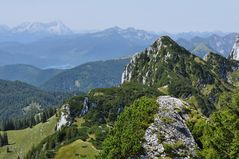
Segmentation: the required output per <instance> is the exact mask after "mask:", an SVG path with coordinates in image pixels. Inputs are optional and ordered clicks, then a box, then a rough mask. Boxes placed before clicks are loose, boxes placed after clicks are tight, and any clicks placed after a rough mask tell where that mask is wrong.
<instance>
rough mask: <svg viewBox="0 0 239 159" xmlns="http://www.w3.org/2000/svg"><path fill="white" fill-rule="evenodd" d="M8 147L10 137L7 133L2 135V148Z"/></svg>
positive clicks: (0, 135)
mask: <svg viewBox="0 0 239 159" xmlns="http://www.w3.org/2000/svg"><path fill="white" fill-rule="evenodd" d="M5 145H8V135H7V132H3V134H1V133H0V147H2V146H5Z"/></svg>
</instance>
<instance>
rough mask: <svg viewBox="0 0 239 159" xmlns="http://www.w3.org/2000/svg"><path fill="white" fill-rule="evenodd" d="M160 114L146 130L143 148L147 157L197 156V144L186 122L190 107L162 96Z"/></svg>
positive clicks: (152, 158) (183, 157)
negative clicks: (187, 110) (187, 111)
mask: <svg viewBox="0 0 239 159" xmlns="http://www.w3.org/2000/svg"><path fill="white" fill-rule="evenodd" d="M157 102H158V104H159V110H158V114H157V115H156V116H155V119H154V123H152V124H151V125H150V126H149V127H148V128H147V130H146V132H145V136H144V139H145V141H144V142H143V148H144V149H145V152H146V157H147V158H150V159H157V158H159V157H162V158H165V157H171V158H181V159H187V158H191V157H194V156H196V154H195V150H196V149H197V144H196V142H195V140H194V138H193V136H192V134H191V132H190V130H189V129H188V127H187V125H186V124H185V122H186V121H187V120H188V119H189V116H188V114H187V113H186V111H185V110H186V109H188V108H189V107H190V106H189V105H188V104H187V103H186V102H183V101H181V100H180V99H177V98H173V97H169V96H160V97H159V98H158V99H157Z"/></svg>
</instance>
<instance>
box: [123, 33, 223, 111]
mask: <svg viewBox="0 0 239 159" xmlns="http://www.w3.org/2000/svg"><path fill="white" fill-rule="evenodd" d="M123 82H140V83H143V84H146V85H150V86H153V87H157V88H159V89H160V88H163V87H167V88H168V91H169V94H171V95H173V96H175V97H182V98H185V99H188V100H192V99H194V98H195V99H196V101H197V105H198V107H199V108H200V109H201V111H202V112H203V113H204V114H205V115H209V114H210V113H211V112H212V111H213V110H214V109H215V107H214V106H213V105H214V102H216V100H217V98H218V96H219V94H220V93H221V92H223V91H226V90H227V88H226V87H225V86H224V85H225V84H227V81H225V80H221V79H220V76H219V75H218V74H217V73H216V72H214V71H213V70H211V66H210V65H208V64H207V63H206V62H205V61H204V60H203V59H201V58H199V57H197V56H195V55H193V54H192V53H190V52H189V51H187V50H186V49H184V48H183V47H181V46H179V45H178V44H177V43H176V42H174V41H173V40H172V39H170V38H169V37H167V36H164V37H161V38H160V39H158V40H157V41H156V42H155V43H154V44H153V45H151V46H150V47H149V48H147V49H146V50H145V51H143V52H140V53H138V54H137V55H135V56H134V57H133V58H132V60H131V63H130V64H129V65H128V66H127V67H126V70H125V71H124V73H123Z"/></svg>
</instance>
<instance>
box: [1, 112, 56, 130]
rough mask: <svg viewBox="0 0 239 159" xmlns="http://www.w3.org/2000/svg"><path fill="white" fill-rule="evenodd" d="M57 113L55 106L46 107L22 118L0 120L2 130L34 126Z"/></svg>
mask: <svg viewBox="0 0 239 159" xmlns="http://www.w3.org/2000/svg"><path fill="white" fill-rule="evenodd" d="M55 113H56V109H55V108H47V109H44V110H43V112H41V113H39V114H31V115H27V116H24V117H20V118H12V119H2V120H0V130H2V131H7V130H19V129H24V128H28V127H30V128H31V127H33V126H34V125H37V124H38V123H40V122H43V123H44V122H46V121H47V120H48V119H49V118H50V117H52V116H53V115H54V114H55Z"/></svg>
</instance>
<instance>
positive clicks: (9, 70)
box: [0, 65, 63, 86]
mask: <svg viewBox="0 0 239 159" xmlns="http://www.w3.org/2000/svg"><path fill="white" fill-rule="evenodd" d="M62 71H63V70H59V69H46V70H42V69H40V68H36V67H34V66H30V65H7V66H0V79H3V80H10V81H15V80H19V81H22V82H26V83H28V84H31V85H34V86H40V85H42V84H43V83H45V82H46V81H47V80H49V79H50V78H52V77H54V76H55V75H57V74H59V73H60V72H62Z"/></svg>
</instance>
